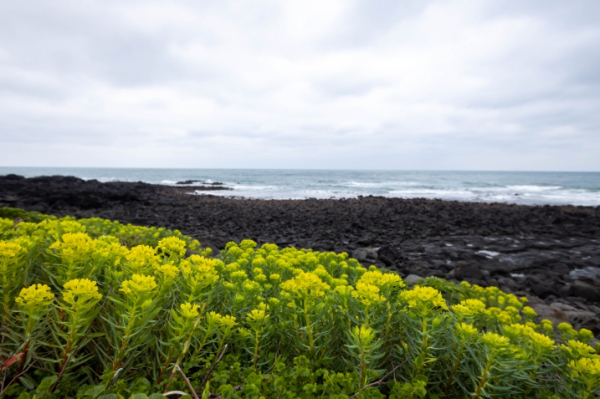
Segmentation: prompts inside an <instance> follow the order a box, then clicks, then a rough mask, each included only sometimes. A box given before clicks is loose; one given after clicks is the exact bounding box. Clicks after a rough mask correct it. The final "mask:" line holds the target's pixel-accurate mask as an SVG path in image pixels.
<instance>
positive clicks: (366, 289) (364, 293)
mask: <svg viewBox="0 0 600 399" xmlns="http://www.w3.org/2000/svg"><path fill="white" fill-rule="evenodd" d="M336 290H337V289H336ZM351 295H352V297H354V298H356V299H358V300H359V301H360V302H361V303H362V304H363V306H364V307H365V308H367V309H368V308H370V307H371V306H374V305H377V304H379V303H381V302H383V301H385V297H384V296H382V295H381V294H380V293H379V288H378V287H376V286H374V285H372V284H365V283H363V282H361V281H359V282H358V283H356V290H354V291H352V292H351Z"/></svg>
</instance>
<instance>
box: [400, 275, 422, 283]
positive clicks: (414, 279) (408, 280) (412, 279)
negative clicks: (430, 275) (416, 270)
mask: <svg viewBox="0 0 600 399" xmlns="http://www.w3.org/2000/svg"><path fill="white" fill-rule="evenodd" d="M423 280H425V279H424V278H423V277H421V276H417V275H416V274H410V275H408V276H406V278H404V282H405V283H406V284H408V285H415V284H417V283H418V282H419V281H423Z"/></svg>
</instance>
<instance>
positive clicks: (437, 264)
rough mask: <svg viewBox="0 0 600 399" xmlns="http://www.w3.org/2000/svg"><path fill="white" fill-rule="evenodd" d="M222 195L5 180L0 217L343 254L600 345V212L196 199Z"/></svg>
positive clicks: (387, 201)
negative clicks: (67, 220)
mask: <svg viewBox="0 0 600 399" xmlns="http://www.w3.org/2000/svg"><path fill="white" fill-rule="evenodd" d="M185 183H187V182H185ZM217 189H227V188H226V187H224V186H222V185H218V184H215V185H206V186H200V187H198V186H194V187H184V186H181V185H180V186H175V187H169V186H160V185H151V184H146V183H124V182H110V183H100V182H98V181H95V180H90V181H84V180H81V179H78V178H75V177H63V176H52V177H36V178H29V179H25V178H23V177H21V176H16V175H7V176H0V206H11V207H18V208H23V209H25V210H35V211H39V212H43V213H48V214H54V215H58V216H64V215H73V216H76V217H92V216H97V217H103V218H107V219H112V220H119V221H121V222H123V223H132V224H139V225H148V226H164V227H167V228H170V229H179V230H181V232H182V233H184V234H186V235H190V236H192V237H194V238H197V239H198V240H199V241H200V242H201V243H202V244H203V245H205V246H210V247H212V248H213V249H221V248H223V247H224V246H225V244H226V243H227V242H228V241H239V240H241V239H244V238H251V239H254V240H256V241H257V242H258V243H265V242H274V243H276V244H278V245H280V246H282V247H285V246H295V247H302V248H313V249H315V250H323V251H324V250H326V251H336V252H342V251H345V252H348V253H349V254H350V255H351V256H353V257H355V258H357V259H358V260H360V261H361V262H362V263H363V264H365V265H370V264H375V265H378V266H382V267H387V268H389V269H393V270H396V271H398V272H399V273H400V274H401V275H402V276H403V277H407V276H409V275H411V274H412V275H417V276H421V277H427V276H438V277H443V278H446V279H449V280H456V281H462V280H467V281H469V282H471V283H476V284H479V285H482V286H489V285H493V286H498V287H500V288H501V289H502V290H504V291H507V292H513V293H515V294H519V295H524V294H527V295H528V297H529V298H530V305H531V306H533V307H534V309H536V311H537V312H538V313H539V314H540V316H542V317H546V318H550V319H552V320H553V321H555V322H560V321H568V322H571V323H572V324H574V325H575V326H576V327H586V328H589V329H591V330H592V331H594V333H595V334H596V335H597V336H598V335H599V334H600V274H599V273H600V269H599V268H600V207H580V206H548V205H545V206H520V205H510V204H483V203H468V202H456V201H441V200H426V199H399V198H382V197H370V196H369V197H360V198H357V199H337V200H336V199H307V200H255V199H233V198H224V197H220V196H214V195H189V194H188V193H189V192H191V191H193V190H204V191H206V193H207V194H210V191H209V190H217ZM231 194H232V195H235V191H232V192H231ZM574 270H577V271H574ZM413 278H414V276H412V277H411V278H409V280H412V279H413Z"/></svg>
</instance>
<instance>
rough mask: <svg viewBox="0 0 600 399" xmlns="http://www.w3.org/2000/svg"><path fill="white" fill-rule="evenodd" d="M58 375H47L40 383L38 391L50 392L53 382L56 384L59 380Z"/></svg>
mask: <svg viewBox="0 0 600 399" xmlns="http://www.w3.org/2000/svg"><path fill="white" fill-rule="evenodd" d="M57 378H58V377H57V376H55V375H53V376H51V377H46V378H44V379H43V380H42V382H40V385H38V387H37V389H36V391H37V392H38V393H44V392H48V390H49V389H50V387H52V384H54V383H55V382H56V380H57Z"/></svg>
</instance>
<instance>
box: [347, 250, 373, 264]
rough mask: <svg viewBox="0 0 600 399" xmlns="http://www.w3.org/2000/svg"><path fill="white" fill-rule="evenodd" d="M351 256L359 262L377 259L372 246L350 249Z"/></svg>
mask: <svg viewBox="0 0 600 399" xmlns="http://www.w3.org/2000/svg"><path fill="white" fill-rule="evenodd" d="M352 257H353V258H354V259H356V260H357V261H359V262H367V261H374V260H376V259H377V251H375V250H374V249H373V248H358V249H355V250H354V251H352Z"/></svg>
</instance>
